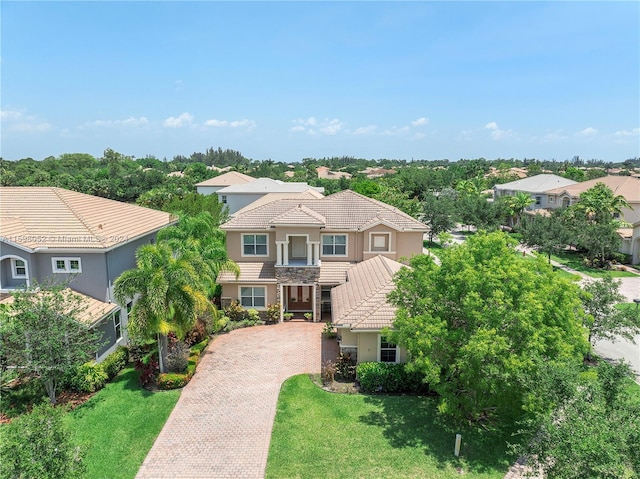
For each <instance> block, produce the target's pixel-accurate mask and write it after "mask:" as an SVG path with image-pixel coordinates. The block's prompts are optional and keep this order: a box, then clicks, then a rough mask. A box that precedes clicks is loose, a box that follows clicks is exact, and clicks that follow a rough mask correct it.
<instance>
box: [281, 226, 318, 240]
mask: <svg viewBox="0 0 640 479" xmlns="http://www.w3.org/2000/svg"><path fill="white" fill-rule="evenodd" d="M287 235H293V236H308V237H309V241H320V228H319V227H317V226H314V227H307V228H302V227H299V228H294V227H289V226H278V227H277V228H276V234H275V241H286V240H287Z"/></svg>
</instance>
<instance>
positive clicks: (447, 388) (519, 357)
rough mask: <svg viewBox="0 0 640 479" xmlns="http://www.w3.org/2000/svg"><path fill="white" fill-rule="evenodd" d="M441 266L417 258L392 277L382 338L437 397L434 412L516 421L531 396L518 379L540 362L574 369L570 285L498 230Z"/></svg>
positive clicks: (580, 348)
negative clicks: (390, 307) (402, 351)
mask: <svg viewBox="0 0 640 479" xmlns="http://www.w3.org/2000/svg"><path fill="white" fill-rule="evenodd" d="M440 259H441V261H442V265H441V266H440V267H438V266H437V265H436V264H435V263H434V262H433V260H432V259H431V258H430V257H427V256H419V257H416V258H414V259H413V260H412V262H411V266H412V268H411V269H408V268H403V269H402V270H400V272H399V273H398V274H397V276H396V280H395V282H396V286H397V287H396V290H395V291H393V292H392V293H391V294H390V295H389V299H390V301H391V303H392V304H394V305H395V306H397V308H398V310H397V313H396V319H395V322H394V330H393V331H391V332H390V336H391V338H392V339H393V340H394V341H395V342H396V343H397V344H399V345H401V346H403V347H405V348H406V349H407V350H408V351H409V353H410V357H411V360H410V363H409V364H410V367H411V368H413V369H415V370H417V371H420V372H421V373H422V374H423V375H424V377H425V381H427V382H428V383H429V384H430V386H431V387H432V388H433V389H434V390H435V391H437V392H438V393H439V395H440V401H441V403H440V410H441V411H442V412H444V413H447V414H450V415H452V416H454V417H457V418H459V419H466V420H470V421H476V420H481V419H483V418H485V417H487V416H493V415H508V414H510V413H511V414H519V413H520V414H521V413H522V408H524V407H526V405H527V401H529V400H530V397H531V396H530V395H529V393H530V391H528V390H527V389H526V387H525V384H524V383H523V382H522V379H523V378H526V377H528V376H531V375H535V374H536V371H537V369H538V368H539V367H541V365H542V364H544V363H545V362H553V363H565V362H567V363H579V362H580V361H581V360H582V354H583V353H584V352H585V351H586V350H587V347H588V346H587V344H586V341H585V339H584V337H583V331H582V325H581V321H580V319H581V318H580V314H579V313H580V300H579V296H578V289H577V288H578V287H577V286H576V285H574V284H571V283H570V282H568V281H566V280H564V279H561V278H559V277H558V276H557V275H555V274H554V273H553V270H552V268H551V267H550V266H549V265H548V264H546V262H545V260H544V259H543V258H539V259H538V260H537V261H534V262H531V261H530V260H528V259H526V258H523V257H522V255H520V254H519V253H518V252H517V251H516V250H515V242H514V241H512V240H510V239H509V238H508V237H507V235H505V234H504V233H500V232H496V233H491V234H479V235H476V236H474V237H471V238H469V239H468V240H467V242H466V243H464V244H462V245H457V246H454V247H451V248H447V249H445V250H444V251H443V252H442V253H441V254H440Z"/></svg>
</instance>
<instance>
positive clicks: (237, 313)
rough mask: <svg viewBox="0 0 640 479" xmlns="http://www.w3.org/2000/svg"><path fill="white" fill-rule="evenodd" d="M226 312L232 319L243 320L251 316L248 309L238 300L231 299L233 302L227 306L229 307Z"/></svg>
mask: <svg viewBox="0 0 640 479" xmlns="http://www.w3.org/2000/svg"><path fill="white" fill-rule="evenodd" d="M224 312H225V315H226V316H227V317H228V318H229V319H230V320H231V321H242V320H244V319H247V317H248V316H249V315H248V313H247V311H246V310H245V309H244V308H243V307H242V306H240V303H238V302H237V301H231V304H230V305H229V306H228V307H227V309H225V311H224Z"/></svg>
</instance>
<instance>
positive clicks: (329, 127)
mask: <svg viewBox="0 0 640 479" xmlns="http://www.w3.org/2000/svg"><path fill="white" fill-rule="evenodd" d="M343 126H344V123H343V122H341V121H340V120H338V119H337V118H334V119H333V120H331V121H329V123H327V124H326V125H324V126H322V127H321V128H320V131H321V132H322V133H326V134H327V135H335V134H336V133H338V132H339V131H340V130H342V127H343Z"/></svg>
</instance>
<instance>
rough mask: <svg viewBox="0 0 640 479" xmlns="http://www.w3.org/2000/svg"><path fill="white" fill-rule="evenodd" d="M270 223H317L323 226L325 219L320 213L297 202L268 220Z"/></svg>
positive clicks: (325, 222)
mask: <svg viewBox="0 0 640 479" xmlns="http://www.w3.org/2000/svg"><path fill="white" fill-rule="evenodd" d="M269 223H270V224H272V225H317V226H325V225H326V224H327V220H326V218H325V217H324V216H322V215H321V214H318V213H316V212H315V211H313V210H310V209H309V208H307V207H306V206H304V205H302V204H299V205H298V206H294V207H293V208H291V209H290V210H289V211H285V212H284V213H282V214H281V215H279V216H276V217H275V218H273V219H271V220H269Z"/></svg>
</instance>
